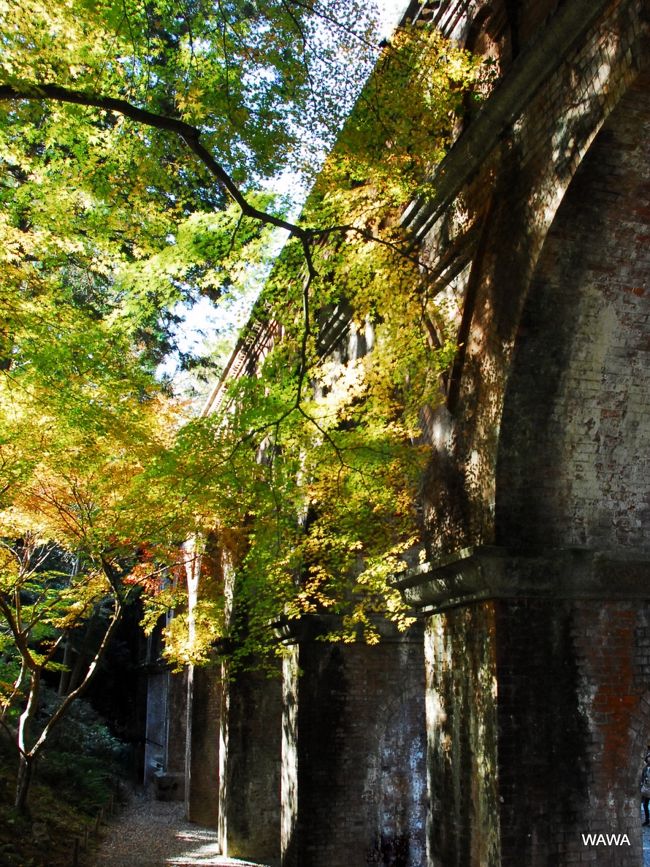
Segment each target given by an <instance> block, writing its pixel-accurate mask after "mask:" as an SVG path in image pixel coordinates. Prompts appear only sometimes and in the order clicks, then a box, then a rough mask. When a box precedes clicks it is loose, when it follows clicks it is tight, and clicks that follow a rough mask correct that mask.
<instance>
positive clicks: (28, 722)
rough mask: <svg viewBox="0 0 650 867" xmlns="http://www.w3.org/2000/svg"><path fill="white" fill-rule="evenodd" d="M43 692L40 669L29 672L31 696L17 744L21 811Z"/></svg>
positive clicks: (24, 800) (20, 720)
mask: <svg viewBox="0 0 650 867" xmlns="http://www.w3.org/2000/svg"><path fill="white" fill-rule="evenodd" d="M40 692H41V672H40V671H39V670H36V671H30V673H29V696H28V697H27V705H26V707H25V710H24V711H23V712H22V713H21V715H20V719H19V720H18V737H17V746H18V750H19V752H20V762H19V765H18V779H17V781H16V800H15V807H16V809H17V810H18V811H19V812H20V813H24V812H25V809H26V807H27V795H28V794H29V786H30V784H31V781H32V771H33V769H34V756H33V755H31V752H30V749H29V740H30V730H31V727H32V722H33V720H34V717H35V716H36V711H37V710H38V701H39V698H40Z"/></svg>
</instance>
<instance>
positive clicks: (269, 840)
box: [219, 663, 282, 867]
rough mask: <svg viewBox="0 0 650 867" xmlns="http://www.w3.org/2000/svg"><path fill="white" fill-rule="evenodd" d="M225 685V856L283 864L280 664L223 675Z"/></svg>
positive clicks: (222, 794) (222, 813) (222, 791)
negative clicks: (260, 669)
mask: <svg viewBox="0 0 650 867" xmlns="http://www.w3.org/2000/svg"><path fill="white" fill-rule="evenodd" d="M224 684H225V686H224V702H223V704H222V721H221V743H222V745H223V761H222V763H221V764H222V773H221V786H220V823H219V828H220V840H221V851H222V852H223V854H224V855H228V856H230V857H242V858H247V859H251V860H255V861H260V862H263V863H264V864H265V865H269V867H275V865H278V864H279V863H280V757H281V738H282V680H281V670H280V665H279V663H278V665H277V666H276V670H275V671H271V672H267V671H242V672H239V673H237V674H236V675H235V676H234V677H233V678H232V679H231V678H228V677H227V676H224ZM226 693H227V694H226Z"/></svg>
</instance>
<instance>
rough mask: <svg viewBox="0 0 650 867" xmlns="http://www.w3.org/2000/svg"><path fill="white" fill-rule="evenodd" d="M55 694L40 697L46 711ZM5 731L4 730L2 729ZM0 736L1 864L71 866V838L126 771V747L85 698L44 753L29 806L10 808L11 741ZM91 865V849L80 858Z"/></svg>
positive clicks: (90, 825)
mask: <svg viewBox="0 0 650 867" xmlns="http://www.w3.org/2000/svg"><path fill="white" fill-rule="evenodd" d="M55 701H56V698H55V696H54V694H52V695H49V696H48V698H47V700H46V702H45V708H44V710H45V712H46V713H47V712H49V711H51V709H52V708H51V705H52V704H53V703H54V702H55ZM5 735H6V733H5ZM5 735H2V736H0V867H70V865H71V864H72V853H73V847H74V839H75V837H78V838H79V839H80V840H83V839H84V837H85V832H86V831H87V830H88V832H89V834H88V838H89V840H90V842H91V843H92V831H93V829H94V826H95V818H96V816H97V813H98V811H99V809H100V808H103V807H105V806H106V805H107V803H108V801H109V799H110V798H111V796H113V795H115V791H116V785H117V783H118V781H120V780H123V779H124V777H125V776H126V774H127V770H126V769H127V762H128V758H129V753H128V747H127V745H125V744H123V743H122V742H121V741H119V740H118V739H117V738H114V737H113V736H112V735H111V734H110V732H109V730H108V728H107V727H106V725H105V724H104V722H103V721H102V719H101V718H100V717H99V715H98V714H96V713H95V711H93V710H92V708H91V707H90V705H88V704H87V703H86V702H83V701H78V702H77V703H76V704H75V705H74V706H73V709H72V710H71V713H70V716H69V718H67V719H65V720H64V721H63V722H62V723H61V727H60V729H59V730H58V731H57V732H56V736H53V738H52V743H51V745H50V746H49V747H48V748H47V750H46V751H45V752H44V753H43V756H42V758H41V760H40V761H39V763H38V765H37V769H36V777H35V779H34V782H33V784H32V788H31V791H30V796H29V802H28V811H27V813H26V814H25V815H20V814H19V813H18V812H17V811H16V810H15V809H14V807H13V800H14V794H15V792H14V789H15V785H16V769H17V759H16V751H15V746H14V745H13V744H12V743H11V742H10V740H9V738H8V737H6V736H5ZM84 857H85V859H86V863H87V864H92V854H91V853H90V852H86V853H80V863H84Z"/></svg>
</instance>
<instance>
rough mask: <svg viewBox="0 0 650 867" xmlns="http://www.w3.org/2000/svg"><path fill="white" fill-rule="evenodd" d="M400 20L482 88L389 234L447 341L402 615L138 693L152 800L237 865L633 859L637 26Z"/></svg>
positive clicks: (645, 509)
mask: <svg viewBox="0 0 650 867" xmlns="http://www.w3.org/2000/svg"><path fill="white" fill-rule="evenodd" d="M406 15H407V17H408V18H410V19H411V20H412V21H414V23H415V25H416V26H437V27H439V28H441V29H442V31H443V32H444V33H445V34H446V35H448V36H452V37H453V38H454V39H456V40H458V41H460V42H461V43H462V44H465V45H466V46H467V47H469V48H470V49H472V50H474V51H476V52H482V53H489V54H490V55H492V56H493V57H494V58H495V60H496V62H497V64H498V68H499V70H500V73H501V79H500V81H499V83H498V85H497V86H496V87H495V89H494V90H493V92H492V94H491V96H490V97H489V98H488V99H487V101H486V102H485V103H484V104H483V106H482V108H481V109H480V111H479V112H478V113H477V114H476V116H475V117H473V118H472V119H471V121H470V122H468V123H466V125H465V128H464V129H463V131H462V133H461V134H460V135H459V137H458V139H457V141H456V143H455V145H454V146H453V148H452V149H451V151H450V152H449V154H448V155H447V157H446V159H445V160H444V162H443V163H442V164H441V166H440V167H439V170H438V172H437V175H436V178H435V187H436V189H437V194H436V196H435V198H434V199H432V200H427V201H421V202H414V203H413V204H412V205H411V206H410V207H409V209H408V210H407V212H406V213H405V214H404V217H403V221H404V224H405V225H406V226H407V228H408V229H409V230H410V231H411V232H412V233H413V235H414V237H415V238H416V239H417V242H418V244H419V245H420V249H421V251H422V256H423V257H425V259H426V260H427V262H428V263H429V265H430V266H431V267H432V268H434V269H436V272H437V275H438V279H439V282H440V288H441V291H444V292H446V293H447V295H448V298H449V299H450V303H453V304H455V305H456V307H457V311H458V314H457V325H458V344H459V346H460V347H461V349H460V350H459V353H458V356H457V359H456V363H455V365H454V367H453V370H452V372H451V375H450V376H449V378H448V382H447V394H446V401H445V403H444V404H443V405H442V406H440V407H439V408H438V409H437V410H435V411H432V412H430V413H429V414H428V415H427V416H426V418H425V428H426V436H427V437H428V442H429V443H430V447H431V460H430V472H429V473H428V476H427V479H428V481H427V483H426V485H425V502H424V510H425V516H426V521H427V525H428V527H429V534H430V540H429V542H430V548H429V550H430V551H431V560H430V562H428V563H426V564H424V565H422V566H419V567H417V568H416V569H414V570H412V571H411V572H410V573H408V575H407V577H405V578H402V579H401V580H400V585H401V589H402V591H403V593H404V594H405V596H406V598H407V599H408V600H409V601H410V602H411V603H412V605H413V606H414V607H415V608H417V609H419V611H420V613H421V616H420V618H419V623H418V625H417V627H416V628H413V629H412V630H411V631H409V632H408V633H407V634H406V635H398V634H397V633H395V634H391V633H390V632H389V631H388V632H387V635H386V637H385V640H384V641H383V642H382V643H381V644H379V645H378V646H374V647H370V646H366V645H362V644H358V645H356V644H351V645H349V644H348V645H330V644H326V643H323V642H317V641H314V634H315V632H316V631H317V629H318V624H314V623H311V624H305V625H304V628H303V629H302V630H301V631H300V634H296V635H295V636H294V639H293V642H294V643H293V644H292V645H291V656H290V657H289V658H288V659H287V660H286V661H285V663H284V671H283V677H282V678H278V679H275V680H274V679H266V678H264V677H262V676H260V675H255V674H245V675H241V676H239V677H238V679H237V680H235V681H234V682H231V683H229V684H226V685H225V686H224V685H222V684H221V683H220V680H219V678H218V677H217V676H216V675H215V673H214V670H210V669H204V670H199V669H197V670H195V671H193V672H190V673H189V675H188V676H187V677H183V678H180V677H179V678H176V677H172V676H170V675H169V674H166V673H164V672H160V673H159V674H157V675H154V676H152V678H151V680H150V684H149V709H150V714H149V731H148V738H149V741H150V742H151V743H155V742H158V743H160V742H161V741H162V740H164V742H165V744H166V746H165V750H164V755H162V756H158V758H159V759H160V760H161V761H162V763H163V765H164V772H158V777H159V784H160V786H161V788H163V789H164V788H165V785H169V786H172V787H173V785H174V784H175V783H176V782H179V781H180V782H179V785H178V789H177V792H178V793H179V796H180V792H181V790H182V789H183V788H184V790H185V798H186V803H187V809H188V814H189V817H190V818H191V819H193V820H195V821H197V822H202V823H207V824H210V825H213V826H215V827H218V828H219V830H220V836H221V840H222V845H223V850H224V852H227V853H228V854H229V855H233V856H237V855H239V856H242V857H247V858H249V859H252V860H257V861H260V862H262V863H264V864H273V865H279V864H281V865H283V867H321V865H322V867H361V865H365V864H383V865H394V867H398V865H401V867H407V865H408V867H425V865H435V867H464V865H472V867H496V865H503V867H510V865H512V867H527V865H531V867H533V865H535V867H537V865H540V867H541V865H544V867H549V865H553V867H555V865H569V864H576V863H580V864H598V865H621V867H622V865H641V864H642V863H643V855H642V850H641V846H642V843H641V820H640V817H639V812H640V810H639V791H638V779H639V773H640V769H641V766H642V760H643V755H644V752H645V748H646V744H647V742H648V741H650V493H649V485H648V481H649V479H650V472H649V470H650V448H649V447H650V363H649V359H648V355H649V352H650V327H649V326H650V289H649V288H648V280H647V272H648V266H649V265H650V247H649V244H648V242H649V241H650V196H649V194H650V153H649V151H650V88H649V84H650V68H649V65H648V56H649V55H648V37H647V29H646V28H647V16H648V7H647V6H646V3H645V2H644V0H439V2H429V3H425V4H424V5H422V6H421V5H420V4H419V3H418V2H413V3H411V6H410V8H409V9H408V10H407V13H406ZM255 339H257V338H254V339H253V340H252V343H251V342H250V341H249V343H248V344H246V345H244V347H243V348H241V349H240V352H239V356H238V358H236V359H235V362H234V364H235V367H236V366H237V365H239V367H243V366H245V364H246V363H247V360H248V361H250V358H251V357H252V356H254V354H255V351H256V350H255V345H254V344H255ZM233 369H234V368H233ZM298 670H300V672H301V674H300V676H298ZM186 686H187V692H185V689H186ZM163 734H164V738H163V737H162V735H163ZM151 749H153V748H150V752H151ZM149 758H150V759H152V758H154V757H153V756H152V755H150V756H149ZM149 773H151V770H150V771H149ZM183 780H184V786H183V783H182V781H183ZM586 833H592V834H601V833H602V834H604V835H606V834H618V835H621V836H620V838H619V841H618V842H619V844H620V845H616V843H615V842H611V838H610V842H611V845H604V844H603V841H602V839H601V841H600V842H598V838H592V842H591V843H588V842H587V843H585V841H584V839H583V836H582V835H583V834H586ZM623 835H626V836H625V837H624V836H623ZM628 842H629V845H628Z"/></svg>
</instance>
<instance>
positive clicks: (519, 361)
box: [496, 75, 650, 552]
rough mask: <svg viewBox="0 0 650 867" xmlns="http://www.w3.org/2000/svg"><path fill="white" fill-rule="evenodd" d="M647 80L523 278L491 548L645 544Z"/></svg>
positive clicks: (630, 97)
mask: <svg viewBox="0 0 650 867" xmlns="http://www.w3.org/2000/svg"><path fill="white" fill-rule="evenodd" d="M649 84H650V76H649V75H645V76H642V77H640V78H639V79H638V81H637V83H636V85H635V86H634V87H632V88H631V89H630V90H629V91H628V93H627V94H626V95H625V96H624V97H623V99H622V100H621V102H620V104H619V105H618V107H617V108H616V109H615V111H614V112H613V113H612V115H611V116H610V118H609V120H608V121H607V123H606V124H605V126H604V127H603V129H602V130H601V132H600V133H599V135H598V136H597V138H596V140H595V142H594V144H593V145H592V147H591V148H590V150H589V152H588V153H587V155H586V157H585V159H584V161H583V163H582V165H581V166H580V168H579V169H578V171H577V173H576V175H575V178H574V180H573V181H572V183H571V185H570V187H569V189H568V191H567V193H566V195H565V197H564V200H563V201H562V204H561V205H560V208H559V210H558V212H557V214H556V217H555V219H554V221H553V224H552V226H551V228H550V230H549V233H548V236H547V239H546V242H545V245H544V249H543V251H542V253H541V256H540V259H539V262H538V265H537V268H536V272H535V275H534V278H533V280H532V283H531V287H530V290H529V295H528V300H527V303H526V306H525V309H524V313H523V316H522V320H521V327H520V335H519V340H518V346H517V348H516V353H515V358H514V363H513V370H512V374H511V377H510V382H509V386H508V391H507V394H506V400H505V405H504V412H503V420H502V433H501V442H500V450H499V460H498V466H497V494H496V534H497V541H498V542H499V543H500V544H506V545H509V546H512V545H513V544H516V545H521V546H527V547H528V546H531V545H533V546H534V545H541V546H544V547H548V546H552V547H560V546H592V547H602V546H606V547H615V548H618V547H622V548H628V549H635V550H643V551H645V552H649V551H650V497H649V496H648V469H649V467H650V412H649V411H648V410H649V409H650V363H649V355H648V353H649V352H650V286H649V285H648V270H649V266H650V255H649V253H648V250H649V245H648V241H649V240H650V207H649V206H648V191H649V190H650V88H649V87H648V85H649Z"/></svg>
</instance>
